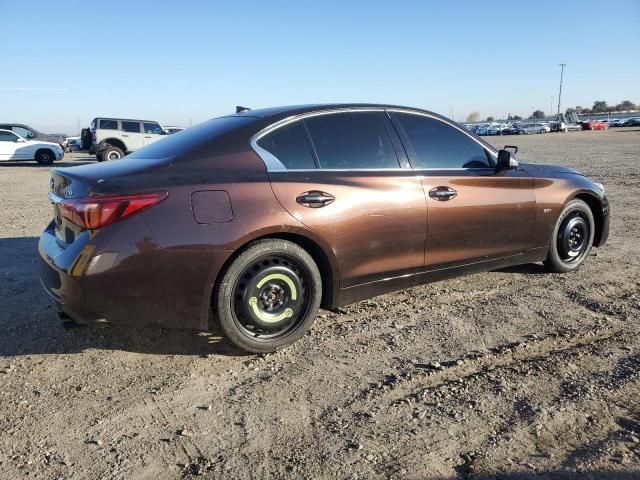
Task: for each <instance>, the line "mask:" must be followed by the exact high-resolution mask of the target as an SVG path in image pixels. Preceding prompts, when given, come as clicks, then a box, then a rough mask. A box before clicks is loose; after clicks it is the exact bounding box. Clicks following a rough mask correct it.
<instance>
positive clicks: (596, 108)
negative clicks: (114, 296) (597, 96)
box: [591, 100, 609, 113]
mask: <svg viewBox="0 0 640 480" xmlns="http://www.w3.org/2000/svg"><path fill="white" fill-rule="evenodd" d="M607 108H609V107H608V106H607V102H605V101H604V100H596V101H595V102H593V108H592V109H591V110H592V111H593V112H594V113H599V112H606V111H607Z"/></svg>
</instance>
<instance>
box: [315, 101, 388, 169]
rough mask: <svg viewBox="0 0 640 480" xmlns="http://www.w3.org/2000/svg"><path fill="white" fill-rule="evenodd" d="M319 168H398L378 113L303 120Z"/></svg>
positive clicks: (325, 116)
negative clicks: (316, 156)
mask: <svg viewBox="0 0 640 480" xmlns="http://www.w3.org/2000/svg"><path fill="white" fill-rule="evenodd" d="M304 123H305V125H306V126H307V128H308V130H309V135H310V136H311V140H312V141H313V145H314V147H315V150H316V153H317V155H318V162H319V163H320V168H327V169H354V170H362V169H380V168H399V167H400V164H399V163H398V158H397V156H396V152H395V150H394V148H393V144H392V143H391V137H389V133H388V132H387V129H386V128H385V126H384V123H382V120H381V119H380V116H379V114H378V113H377V112H348V113H332V114H327V115H318V116H315V117H311V118H306V119H305V120H304Z"/></svg>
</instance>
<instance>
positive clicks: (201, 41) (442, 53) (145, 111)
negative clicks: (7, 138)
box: [0, 0, 640, 133]
mask: <svg viewBox="0 0 640 480" xmlns="http://www.w3.org/2000/svg"><path fill="white" fill-rule="evenodd" d="M0 44H1V45H3V46H4V48H3V55H2V56H1V58H0V121H13V122H22V123H28V124H30V125H32V126H33V127H35V128H37V129H40V130H42V131H45V132H67V133H76V132H77V130H78V127H77V126H78V122H80V125H81V126H86V125H88V124H89V122H90V121H91V119H92V118H93V117H95V116H118V117H133V118H143V119H150V120H158V121H160V122H161V123H163V124H165V125H168V124H177V125H183V126H188V125H189V123H190V122H192V123H193V124H195V123H198V122H200V121H203V120H205V119H208V118H211V117H214V116H218V115H221V114H225V113H228V112H231V111H233V109H234V107H235V105H245V106H249V107H254V108H257V107H265V106H273V105H289V104H300V103H318V102H376V103H394V104H403V105H410V106H415V107H422V108H426V109H429V110H433V111H436V112H439V113H442V114H445V115H447V116H451V112H452V111H453V117H454V119H456V120H460V119H462V118H465V117H466V116H467V115H468V114H469V113H470V112H472V111H478V112H480V115H481V116H482V117H483V118H484V117H486V116H488V115H493V116H496V117H500V116H506V115H507V114H508V113H512V114H519V115H529V114H531V112H532V111H533V109H541V110H543V111H545V112H549V110H550V103H551V97H552V96H554V97H555V101H556V102H557V95H558V84H559V76H560V75H559V74H560V67H559V66H558V64H559V63H561V62H564V63H567V64H568V65H567V68H566V70H565V82H564V90H563V93H562V109H563V110H564V109H565V107H567V106H575V105H582V106H591V105H592V104H593V101H594V100H605V101H607V102H608V103H609V104H616V103H619V102H620V101H622V100H631V101H633V102H634V103H640V1H639V0H628V1H624V0H621V1H618V0H616V1H608V0H599V1H590V0H579V1H574V0H564V1H546V0H544V1H543V0H534V1H524V2H523V1H518V0H509V1H493V0H492V1H483V2H478V1H468V2H466V1H465V2H463V1H445V2H443V1H437V2H431V1H403V0H394V1H386V2H382V1H376V0H366V1H349V0H341V1H333V0H320V1H319V0H314V1H303V0H298V1H279V0H269V1H256V2H248V1H241V0H237V1H235V2H228V1H226V2H216V1H189V0H182V1H177V0H174V1H160V0H155V1H146V0H141V1H136V0H129V1H119V0H109V1H87V0H83V1H77V2H76V1H63V0H60V1H51V0H47V1H45V0H29V1H17V0H0ZM555 108H557V107H556V106H554V109H555Z"/></svg>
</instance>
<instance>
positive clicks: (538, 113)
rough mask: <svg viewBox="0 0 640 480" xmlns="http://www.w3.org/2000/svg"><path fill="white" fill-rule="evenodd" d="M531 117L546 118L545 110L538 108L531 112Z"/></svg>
mask: <svg viewBox="0 0 640 480" xmlns="http://www.w3.org/2000/svg"><path fill="white" fill-rule="evenodd" d="M531 118H535V119H539V118H544V112H543V111H542V110H536V111H535V112H533V113H532V114H531Z"/></svg>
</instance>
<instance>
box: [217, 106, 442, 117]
mask: <svg viewBox="0 0 640 480" xmlns="http://www.w3.org/2000/svg"><path fill="white" fill-rule="evenodd" d="M350 108H353V109H366V108H375V109H386V108H389V109H391V108H397V109H402V110H412V111H415V112H422V113H428V114H430V115H433V116H436V117H439V118H445V117H443V116H442V115H438V114H437V113H434V112H431V111H429V110H423V109H420V108H414V107H406V106H403V105H389V104H380V103H317V104H307V105H287V106H282V107H268V108H257V109H255V110H243V111H241V112H238V113H234V114H231V115H224V116H225V117H255V118H265V119H272V120H273V119H278V118H286V117H289V116H293V115H301V114H304V113H311V112H316V111H317V112H320V111H323V110H345V109H350Z"/></svg>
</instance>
